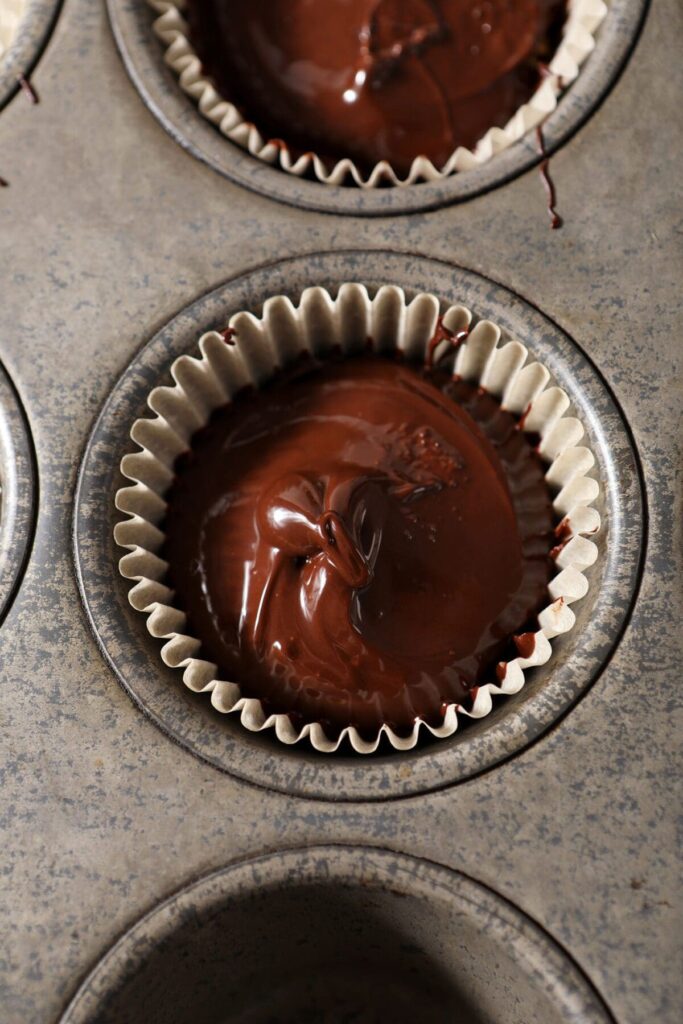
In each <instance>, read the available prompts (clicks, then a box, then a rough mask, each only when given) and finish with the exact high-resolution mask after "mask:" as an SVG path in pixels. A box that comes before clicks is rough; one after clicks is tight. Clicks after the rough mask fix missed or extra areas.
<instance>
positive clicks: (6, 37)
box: [0, 0, 28, 61]
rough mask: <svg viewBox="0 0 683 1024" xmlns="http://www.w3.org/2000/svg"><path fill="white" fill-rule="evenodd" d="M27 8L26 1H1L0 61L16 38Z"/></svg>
mask: <svg viewBox="0 0 683 1024" xmlns="http://www.w3.org/2000/svg"><path fill="white" fill-rule="evenodd" d="M27 6H28V0H2V4H0V61H2V60H3V58H4V57H5V55H6V54H7V53H8V51H9V48H10V46H11V45H12V43H13V42H14V40H15V38H16V35H17V31H18V29H19V25H20V23H21V20H22V18H23V17H24V14H25V13H26V8H27Z"/></svg>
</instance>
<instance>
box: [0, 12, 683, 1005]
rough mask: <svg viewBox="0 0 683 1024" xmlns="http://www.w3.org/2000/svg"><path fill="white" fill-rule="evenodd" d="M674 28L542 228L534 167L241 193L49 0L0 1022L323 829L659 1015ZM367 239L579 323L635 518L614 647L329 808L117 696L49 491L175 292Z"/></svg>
mask: <svg viewBox="0 0 683 1024" xmlns="http://www.w3.org/2000/svg"><path fill="white" fill-rule="evenodd" d="M682 31H683V12H682V11H681V7H680V4H679V3H678V2H677V0H660V2H659V3H658V4H655V5H653V7H652V9H651V11H650V13H649V16H648V18H647V21H646V24H645V28H644V31H643V34H642V36H641V39H640V41H639V43H638V46H637V48H636V51H635V53H634V54H633V56H632V58H631V60H630V62H629V64H628V66H627V67H626V70H625V71H624V73H623V74H622V76H621V78H620V79H619V82H618V83H617V85H616V87H615V88H614V90H613V91H612V92H611V93H610V95H609V97H608V99H607V100H606V101H605V102H604V103H603V104H602V105H601V106H600V108H599V109H598V110H597V112H595V113H594V115H593V116H592V117H591V118H590V120H589V121H588V122H587V123H586V124H585V125H584V126H583V127H582V128H581V130H580V131H579V132H578V133H577V134H576V135H574V136H573V138H571V140H570V141H569V142H568V143H567V144H566V145H565V146H564V147H563V148H562V149H561V150H560V151H559V152H558V153H557V154H556V156H555V157H554V159H553V173H554V176H555V178H556V181H557V183H558V187H559V197H560V209H561V212H562V214H563V215H564V217H565V220H566V224H565V227H564V228H563V229H562V230H561V231H559V232H552V233H551V232H550V231H549V230H548V227H547V219H546V214H545V207H544V197H543V191H542V188H541V185H540V183H539V181H538V176H537V174H536V173H535V172H533V171H532V172H531V173H528V174H526V175H524V176H522V177H519V178H517V179H516V180H515V181H513V182H510V183H508V184H507V185H505V186H504V187H502V188H499V189H497V190H494V191H492V192H489V193H488V194H486V195H483V196H480V197H478V198H475V199H472V200H470V201H468V202H466V203H461V204H459V205H457V206H453V207H449V208H447V209H443V210H441V211H439V212H438V213H437V214H423V213H416V214H412V215H410V216H405V217H400V218H389V217H381V218H377V219H360V218H357V217H340V216H321V215H319V214H316V213H312V212H305V211H295V210H293V209H292V208H291V207H288V206H285V205H281V204H277V203H275V202H273V201H272V200H269V199H266V198H262V197H260V196H258V195H256V194H255V193H253V192H249V191H247V190H243V189H241V188H239V187H237V186H235V185H233V184H232V183H231V182H229V181H228V180H226V179H225V178H224V177H222V176H220V175H219V174H216V173H215V172H214V171H212V170H211V169H210V168H209V167H207V166H205V165H204V164H202V163H201V162H200V161H198V160H195V159H194V158H193V157H192V156H190V155H189V154H188V153H186V152H184V151H183V150H182V149H181V147H180V146H178V145H176V144H175V143H174V141H173V140H172V139H171V138H169V136H168V135H167V134H166V133H165V132H164V131H163V130H162V128H161V127H160V126H159V125H158V123H157V122H156V121H155V119H154V118H153V117H152V116H151V115H150V113H149V112H148V110H147V109H146V108H145V106H144V104H143V103H142V101H141V100H140V97H139V96H138V94H137V92H136V91H135V89H134V88H133V86H132V85H131V83H130V80H129V78H128V76H127V74H126V72H125V69H124V67H123V65H122V63H121V61H120V58H119V56H118V54H117V51H116V47H115V44H114V41H113V38H112V35H111V32H110V30H109V26H108V24H107V21H106V15H105V11H104V7H103V5H101V4H97V5H94V4H90V3H87V2H86V0H66V3H65V5H64V8H63V10H62V12H61V15H60V18H59V20H58V22H57V25H56V28H55V30H54V32H53V34H52V36H51V38H50V41H49V43H48V45H47V48H46V50H45V53H44V54H43V56H42V58H41V61H40V63H39V64H38V66H37V68H36V70H35V72H34V81H35V84H36V86H37V88H38V90H39V92H40V95H41V101H42V102H41V104H40V105H39V106H37V107H31V106H30V105H29V104H28V103H26V102H23V101H22V98H21V97H17V98H16V100H15V101H14V102H12V103H11V104H9V105H8V106H7V107H6V108H5V109H4V110H3V111H2V113H1V114H0V153H1V154H2V157H1V160H2V175H3V177H5V178H7V179H8V181H9V182H10V187H9V188H8V189H5V190H3V191H2V193H0V249H1V251H2V259H3V267H5V268H7V270H6V272H5V274H4V275H3V286H2V293H3V294H2V303H0V346H1V351H0V356H1V358H2V361H3V363H4V365H5V366H6V368H7V370H8V372H9V374H10V376H11V378H12V380H13V381H14V384H15V385H16V388H17V390H18V392H19V393H20V394H21V397H22V400H23V404H24V408H25V411H26V414H27V418H28V420H29V423H30V427H31V431H32V434H33V438H34V442H35V447H36V451H37V458H38V472H39V479H40V506H39V510H38V518H37V526H36V534H35V540H34V544H33V549H32V552H31V557H30V560H29V563H28V566H27V568H26V571H25V574H24V577H23V580H22V585H21V588H20V590H19V592H18V593H17V595H16V596H15V599H14V601H13V603H12V606H11V608H10V610H9V612H8V615H7V617H6V619H5V621H4V623H3V625H2V627H1V628H0V657H1V664H2V706H1V708H0V712H1V714H2V717H3V728H2V735H3V742H2V761H3V776H2V779H3V782H2V798H1V800H2V818H1V821H2V828H3V840H2V853H1V854H0V857H1V860H2V871H1V875H0V877H1V878H2V882H1V885H2V890H3V895H2V904H3V908H6V909H5V910H4V914H3V924H4V928H3V933H2V938H1V940H0V942H1V943H2V953H1V954H0V1005H2V1020H3V1022H5V1021H6V1022H7V1024H15V1022H16V1024H19V1022H21V1024H24V1022H25V1021H31V1022H33V1021H36V1022H39V1024H42V1022H51V1021H54V1020H56V1019H57V1018H58V1016H59V1014H60V1013H61V1012H62V1011H63V1009H64V1007H65V1006H66V1004H67V1002H68V1000H69V999H70V998H71V996H72V995H73V993H74V991H75V990H76V987H77V985H78V983H79V981H80V980H81V979H82V978H83V977H84V976H85V974H86V973H87V972H88V971H89V969H90V968H91V967H92V965H93V964H94V963H95V962H96V961H97V960H98V958H99V957H101V956H102V954H103V953H104V952H105V951H106V949H107V948H108V947H109V946H110V945H111V944H112V942H113V941H114V940H115V939H116V937H117V936H118V935H120V934H121V933H122V932H123V931H124V930H125V929H126V928H128V927H130V926H131V925H132V924H133V923H134V922H135V921H137V920H138V919H139V918H140V916H141V915H142V914H143V913H145V912H146V911H148V910H149V909H150V908H152V907H153V906H154V905H156V904H157V903H158V902H159V901H160V900H162V899H164V898H166V897H168V896H169V895H170V894H171V893H173V892H174V891H176V890H178V889H179V888H180V887H182V886H184V885H186V884H187V883H188V882H189V881H190V880H192V879H194V878H197V877H198V876H200V875H202V874H205V873H206V872H209V871H212V870H216V869H221V868H223V867H224V866H225V865H226V864H229V863H231V862H234V861H236V860H239V859H241V858H245V857H258V856H260V855H262V854H264V853H265V852H267V851H272V850H275V849H282V848H285V847H288V846H294V845H296V846H309V845H311V844H319V843H342V844H345V845H351V846H355V845H368V844H369V845H373V846H380V847H385V848H389V849H391V850H393V851H398V852H405V853H407V854H410V855H412V856H413V857H416V858H427V859H429V860H432V861H435V862H439V863H442V864H444V865H446V866H448V867H451V868H457V869H459V870H461V871H463V872H464V873H465V874H466V875H469V876H472V877H474V878H476V879H477V880H478V881H480V882H482V883H483V884H484V885H486V886H488V887H490V888H491V889H493V890H494V891H496V892H497V893H499V894H501V895H502V896H503V897H504V898H505V899H508V900H510V901H512V902H513V903H514V904H515V905H516V906H517V907H519V908H520V909H521V910H522V911H524V912H525V913H526V914H528V915H529V916H530V917H531V918H532V919H533V920H535V921H536V922H537V923H538V924H539V925H540V926H541V928H543V929H544V930H546V931H547V932H548V933H549V934H550V935H551V936H552V937H553V938H554V939H555V940H556V941H557V942H559V943H560V944H561V946H562V947H564V949H565V950H567V951H568V953H569V954H570V955H571V957H572V958H573V960H574V961H575V962H576V963H577V964H578V965H579V967H580V968H581V969H582V970H583V971H584V972H585V974H586V975H587V977H588V978H589V979H590V980H591V982H592V983H593V984H594V985H595V987H596V989H597V991H598V992H599V993H600V995H601V996H602V998H603V999H604V1000H605V1002H606V1004H607V1005H608V1007H609V1009H610V1011H611V1012H612V1014H613V1015H614V1017H615V1019H616V1020H617V1021H618V1022H619V1024H641V1022H642V1021H644V1020H657V1021H658V1022H665V1024H674V1022H675V1021H677V1020H678V1019H679V1015H680V1014H679V1011H680V1006H681V1000H682V998H683V992H682V984H683V979H682V978H681V972H680V970H679V969H678V964H679V962H680V955H681V948H680V941H681V940H680V935H681V928H680V913H679V910H678V909H677V908H676V893H677V888H678V886H679V883H680V860H679V859H678V857H677V853H676V845H675V843H676V832H675V827H676V816H677V811H678V808H679V807H680V795H681V794H680V778H681V771H680V768H681V764H680V760H681V759H680V739H679V737H680V709H681V699H680V687H679V686H678V675H679V664H680V658H681V654H682V653H683V652H682V651H681V638H680V631H679V626H678V623H679V622H680V615H681V604H682V600H681V591H680V585H679V582H678V575H677V574H678V573H679V572H680V564H681V536H682V532H681V522H680V509H681V501H680V498H681V484H680V466H681V450H680V448H681V445H680V416H679V412H680V404H681V399H680V395H681V392H680V383H676V380H677V378H676V374H677V373H678V372H680V354H681V345H680V338H679V332H678V319H679V309H678V306H679V302H680V300H679V281H680V271H681V247H680V241H681V232H682V231H683V225H682V222H681V202H680V200H681V196H680V184H679V180H678V152H679V151H680V145H681V141H683V140H682V139H681V134H682V133H681V127H680V117H679V113H678V111H679V96H680V91H681V87H682V86H683V82H682V81H681V74H682V72H681V65H680V61H679V60H678V50H679V46H680V38H681V32H682ZM377 248H384V249H391V250H397V251H401V252H404V253H419V254H425V255H428V256H430V257H435V258H438V259H441V260H445V261H447V262H452V263H457V264H459V265H461V266H465V267H469V268H471V269H473V270H475V271H477V272H481V273H483V274H485V275H486V276H487V277H489V278H491V279H493V280H494V281H499V282H501V283H502V284H504V285H505V286H506V287H508V288H510V289H511V290H512V291H514V292H515V293H517V294H519V295H520V296H522V297H523V298H524V300H526V301H527V302H529V303H530V304H531V305H532V306H535V307H536V306H537V307H539V308H540V309H541V310H542V311H543V313H544V314H545V315H547V316H549V317H550V318H551V319H552V320H553V321H554V322H555V323H557V324H558V325H559V326H560V327H561V328H562V330H563V331H566V332H567V334H568V335H569V336H570V337H571V338H573V339H574V340H575V341H576V343H577V344H578V345H579V346H580V347H581V349H582V350H583V351H584V352H585V353H587V355H588V356H589V357H590V359H591V360H592V361H593V362H594V363H595V365H596V366H597V367H598V369H599V371H600V373H601V374H602V375H603V376H604V378H605V380H606V382H607V385H608V387H609V389H610V390H611V392H612V393H613V395H614V397H615V399H616V401H617V402H618V403H619V405H620V406H621V409H622V410H623V413H624V415H625V418H626V421H627V423H628V424H629V429H630V430H631V431H632V434H633V440H634V442H635V445H636V447H637V450H638V453H639V456H640V460H641V463H642V467H643V473H644V480H645V485H646V490H647V501H648V515H649V541H648V546H647V550H646V554H645V562H644V572H643V577H642V582H641V585H640V590H639V593H638V596H637V601H636V604H635V607H634V609H633V612H632V615H631V618H630V621H629V623H628V625H627V628H626V630H625V632H624V635H623V636H622V638H621V640H620V642H619V644H618V646H617V648H616V650H615V652H614V653H613V655H612V657H611V659H610V660H609V663H608V664H607V665H606V666H605V668H604V670H603V672H602V673H601V674H600V675H599V677H598V679H597V680H596V681H595V682H594V684H593V686H592V687H591V688H590V689H589V690H588V692H587V693H585V694H584V696H583V697H582V698H581V699H580V701H579V702H578V703H577V704H576V706H575V707H574V708H573V709H572V710H571V711H570V712H569V713H568V714H567V715H566V716H565V717H564V718H563V719H562V720H561V721H560V722H559V723H558V724H557V725H555V726H554V727H553V728H552V729H551V730H549V731H548V732H547V733H546V734H545V735H544V736H543V737H542V738H541V739H539V740H538V741H536V742H535V743H533V744H532V745H531V746H529V747H527V748H526V749H525V750H524V751H522V752H520V753H518V754H516V755H515V756H514V757H511V758H510V759H508V760H507V761H505V763H502V764H500V765H499V766H497V767H495V768H492V769H490V770H488V771H486V772H484V773H483V774H480V775H478V776H477V777H476V778H473V779H471V780H469V781H466V782H463V783H461V784H459V785H457V786H448V787H446V788H444V789H442V790H440V791H438V792H434V793H431V794H420V795H419V796H417V797H408V798H404V799H401V800H387V801H382V802H379V803H377V802H367V801H366V802H361V801H355V802H351V803H348V802H346V803H339V802H336V803H333V802H331V801H327V802H323V801H314V800H311V799H305V798H302V797H294V796H291V795H286V794H282V793H278V792H274V791H272V790H267V789H265V788H259V787H255V786H253V785H251V784H249V783H246V782H243V781H239V780H238V779H236V778H235V777H233V776H232V775H229V774H226V773H222V772H219V771H216V770H215V768H213V767H212V766H210V765H208V764H206V763H205V762H203V761H201V760H199V759H197V758H194V757H192V756H191V755H190V754H189V753H188V752H187V751H185V750H183V749H182V748H180V747H179V746H178V745H177V744H175V743H172V742H171V741H170V740H169V739H168V738H167V737H166V736H165V735H164V734H163V733H162V732H161V731H160V730H159V729H157V728H156V727H155V726H154V724H153V723H152V722H150V721H149V720H148V718H147V717H146V716H145V715H143V714H142V713H140V711H139V710H138V709H136V708H135V707H134V705H133V704H132V702H131V701H130V699H129V697H128V696H127V694H126V693H125V692H124V690H123V689H122V688H121V687H120V686H119V684H118V682H117V680H116V678H115V676H114V674H113V673H112V671H111V669H110V667H109V666H108V664H107V663H106V662H105V660H104V659H103V658H102V656H101V653H100V651H99V649H98V646H97V643H96V641H95V639H94V637H93V636H92V634H91V631H90V629H89V626H88V622H87V618H86V616H85V614H84V611H83V606H82V604H81V601H80V597H79V592H78V587H77V583H76V573H75V568H74V562H73V558H72V547H71V535H70V533H71V516H72V509H73V503H74V489H75V483H76V476H77V471H78V466H79V463H80V460H81V457H82V455H83V452H84V448H85V445H86V442H87V438H88V436H89V433H90V430H91V428H92V425H93V421H94V418H95V416H96V414H97V412H98V410H99V409H100V408H101V406H102V404H103V402H104V401H105V399H106V398H107V396H108V395H109V393H110V392H111V389H112V388H113V386H114V384H115V382H116V381H117V379H118V378H119V377H120V375H121V374H122V373H123V371H124V370H125V368H126V366H127V365H128V363H129V362H130V360H131V359H132V357H133V356H134V355H135V353H136V352H137V351H138V349H140V347H141V346H142V345H143V343H145V342H146V341H147V340H148V339H149V338H151V337H152V336H153V335H154V334H155V333H156V331H157V330H159V329H160V328H161V327H162V326H163V325H164V324H166V323H168V322H169V320H170V319H171V318H172V317H173V316H174V315H175V314H176V313H177V312H178V311H179V310H182V309H184V308H185V307H186V306H187V305H188V304H190V303H192V302H193V301H194V300H195V299H196V298H197V297H198V296H199V295H202V294H204V293H206V292H207V291H209V290H211V289H212V288H214V287H216V286H218V285H219V284H220V283H221V282H224V281H225V280H226V279H228V278H231V277H233V276H234V275H236V274H239V273H243V272H244V271H246V270H248V269H250V268H253V267H256V266H259V265H263V264H266V263H271V262H273V261H274V260H278V259H281V258H283V257H288V256H292V255H297V254H302V253H313V252H317V251H323V250H342V249H361V250H363V249H377ZM311 283H314V282H311ZM106 500H107V496H106V495H103V501H106ZM110 569H111V567H110V566H108V565H103V566H102V573H103V578H109V575H108V574H109V573H110Z"/></svg>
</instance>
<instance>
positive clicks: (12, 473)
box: [0, 364, 36, 622]
mask: <svg viewBox="0 0 683 1024" xmlns="http://www.w3.org/2000/svg"><path fill="white" fill-rule="evenodd" d="M35 497H36V480H35V469H34V457H33V444H32V442H31V437H30V433H29V428H28V424H27V422H26V418H25V416H24V412H23V410H22V407H21V402H20V400H19V397H18V395H17V393H16V391H15V390H14V387H13V385H12V382H11V381H10V379H9V377H8V376H7V373H6V371H5V369H4V368H3V366H2V364H0V622H2V620H3V619H4V617H5V615H6V614H7V611H8V610H9V607H10V604H11V602H12V598H13V597H14V594H15V592H16V588H17V586H18V584H19V581H20V579H21V574H22V572H23V569H24V564H25V562H26V557H27V554H28V551H29V547H30V544H31V538H32V535H33V518H34V504H35Z"/></svg>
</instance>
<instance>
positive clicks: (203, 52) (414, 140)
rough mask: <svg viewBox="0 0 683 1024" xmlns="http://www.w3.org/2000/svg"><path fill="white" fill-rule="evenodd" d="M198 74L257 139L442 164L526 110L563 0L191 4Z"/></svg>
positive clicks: (553, 43)
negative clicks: (233, 106) (204, 76)
mask: <svg viewBox="0 0 683 1024" xmlns="http://www.w3.org/2000/svg"><path fill="white" fill-rule="evenodd" d="M188 18H189V24H190V35H191V38H192V41H193V45H194V46H195V48H196V50H197V52H198V54H199V57H200V59H201V61H202V64H203V65H204V69H205V71H206V73H207V74H208V75H209V76H210V77H211V78H212V79H213V80H214V82H215V83H216V86H217V88H218V90H219V92H220V93H221V94H222V95H223V96H225V97H226V98H227V99H230V100H232V102H234V103H235V104H236V105H237V107H238V108H239V109H240V111H241V113H242V115H243V117H244V118H245V119H246V120H248V121H251V122H253V123H254V124H255V125H256V126H257V127H258V128H259V131H260V132H261V134H262V135H263V136H264V138H267V139H278V140H282V139H284V140H285V142H286V143H287V146H288V147H289V148H290V149H291V150H292V152H293V153H294V155H297V156H298V155H300V154H301V153H306V152H311V151H313V152H316V153H318V154H319V155H320V156H322V157H323V159H326V161H327V162H328V163H331V162H335V161H336V160H338V159H340V158H342V157H347V156H348V157H351V158H352V159H353V160H354V161H355V162H356V164H357V165H358V166H360V167H361V168H362V169H363V170H364V171H365V172H368V171H369V170H370V169H371V168H372V167H374V165H375V164H376V163H378V162H379V161H381V160H387V161H389V163H390V164H391V165H392V167H393V168H394V169H395V170H396V171H397V172H398V173H400V174H402V175H405V174H407V173H408V171H409V170H410V166H411V164H412V162H413V160H414V158H415V157H417V156H426V157H428V158H429V159H430V160H431V161H432V162H433V163H434V164H435V166H437V167H439V168H441V167H443V166H444V164H445V163H446V161H447V160H448V158H449V157H450V156H451V154H452V153H453V152H454V151H455V149H456V148H457V147H458V146H466V147H468V148H470V149H472V148H474V146H475V145H476V143H477V142H478V141H479V139H481V138H482V136H483V135H484V134H485V132H486V131H487V129H489V128H491V127H495V126H499V127H502V126H503V125H505V124H506V123H507V121H509V119H510V118H511V117H512V116H513V114H514V113H515V112H516V111H517V110H518V109H519V107H520V106H522V104H524V103H526V102H527V101H528V100H529V98H530V97H531V96H532V94H533V93H534V91H535V90H536V88H537V86H538V84H539V82H540V80H541V68H542V66H543V63H544V62H545V61H546V60H547V59H549V57H550V56H551V54H552V53H553V52H554V50H555V49H556V47H557V45H558V42H559V39H560V34H561V29H562V25H563V23H564V21H565V18H566V0H515V2H514V3H511V2H510V0H486V2H484V3H482V2H481V0H325V2H324V3H321V2H320V0H233V2H231V3H229V4H227V3H225V2H223V0H189V3H188Z"/></svg>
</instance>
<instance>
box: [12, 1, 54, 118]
mask: <svg viewBox="0 0 683 1024" xmlns="http://www.w3.org/2000/svg"><path fill="white" fill-rule="evenodd" d="M61 2H62V0H26V8H25V11H24V14H23V17H22V19H21V21H20V23H19V28H18V30H17V34H16V36H15V38H14V39H13V40H12V42H11V44H10V46H9V49H8V50H7V52H6V53H5V54H3V56H2V59H1V60H0V108H2V107H3V106H4V105H5V103H7V102H9V100H11V98H12V97H13V96H14V95H16V93H17V92H18V90H19V81H18V78H19V75H24V76H25V77H28V76H29V75H30V73H31V71H32V69H33V67H34V65H35V63H36V61H37V60H38V58H39V57H40V54H41V52H42V50H43V47H44V46H45V44H46V42H47V40H48V38H49V35H50V31H51V29H52V26H53V24H54V22H55V19H56V17H57V15H58V14H59V8H60V5H61Z"/></svg>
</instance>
